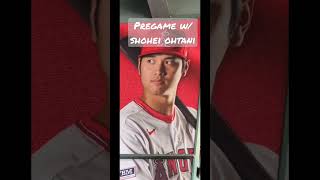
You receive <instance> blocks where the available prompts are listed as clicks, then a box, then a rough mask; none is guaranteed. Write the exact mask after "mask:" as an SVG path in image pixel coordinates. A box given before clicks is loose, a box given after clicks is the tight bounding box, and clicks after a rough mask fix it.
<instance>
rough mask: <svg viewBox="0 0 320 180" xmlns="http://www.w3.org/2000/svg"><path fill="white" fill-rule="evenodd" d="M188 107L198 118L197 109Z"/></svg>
mask: <svg viewBox="0 0 320 180" xmlns="http://www.w3.org/2000/svg"><path fill="white" fill-rule="evenodd" d="M187 108H188V110H189V111H190V112H191V114H192V115H193V116H194V117H195V118H197V112H198V111H197V110H196V109H195V108H193V107H189V106H188V107H187Z"/></svg>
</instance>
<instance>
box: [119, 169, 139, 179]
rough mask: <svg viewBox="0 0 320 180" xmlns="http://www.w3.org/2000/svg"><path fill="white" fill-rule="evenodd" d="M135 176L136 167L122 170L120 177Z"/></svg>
mask: <svg viewBox="0 0 320 180" xmlns="http://www.w3.org/2000/svg"><path fill="white" fill-rule="evenodd" d="M133 177H136V173H135V171H134V167H132V168H127V169H121V170H120V179H129V178H133Z"/></svg>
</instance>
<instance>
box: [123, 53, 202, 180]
mask: <svg viewBox="0 0 320 180" xmlns="http://www.w3.org/2000/svg"><path fill="white" fill-rule="evenodd" d="M188 69H189V59H188V49H187V48H186V47H142V48H141V52H140V55H139V57H138V71H139V75H140V78H141V83H142V86H143V95H142V96H141V97H138V98H136V99H134V100H133V101H132V102H130V103H129V104H127V105H126V106H125V107H123V108H122V109H121V111H120V154H161V155H166V154H167V155H169V154H193V148H194V138H195V137H194V136H195V129H194V128H193V127H192V126H191V125H190V124H189V123H188V122H187V120H186V119H185V116H184V115H183V114H182V112H181V111H180V110H179V108H177V106H175V105H174V104H175V103H174V102H175V98H176V93H177V87H178V84H179V81H180V80H181V78H183V77H185V76H186V74H187V71H188ZM188 109H189V110H190V112H191V113H192V115H193V116H194V117H196V114H197V112H196V110H195V109H193V108H188ZM191 170H192V168H191V161H190V160H188V159H168V160H161V159H156V160H155V159H122V160H120V179H137V180H150V179H155V180H159V179H172V180H173V179H191Z"/></svg>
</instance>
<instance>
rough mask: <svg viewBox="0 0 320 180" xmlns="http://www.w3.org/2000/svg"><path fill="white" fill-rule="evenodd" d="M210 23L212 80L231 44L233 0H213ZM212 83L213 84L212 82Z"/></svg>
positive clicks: (211, 80)
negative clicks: (230, 31) (230, 29)
mask: <svg viewBox="0 0 320 180" xmlns="http://www.w3.org/2000/svg"><path fill="white" fill-rule="evenodd" d="M211 18H212V19H211V23H210V26H211V27H210V28H211V29H210V47H211V51H210V52H211V53H210V82H211V83H213V78H214V77H215V73H216V71H217V69H218V67H219V65H220V64H221V62H222V60H223V57H224V54H225V53H226V50H227V49H228V46H229V41H230V40H229V39H230V36H229V23H230V18H231V0H211ZM211 85H212V84H211Z"/></svg>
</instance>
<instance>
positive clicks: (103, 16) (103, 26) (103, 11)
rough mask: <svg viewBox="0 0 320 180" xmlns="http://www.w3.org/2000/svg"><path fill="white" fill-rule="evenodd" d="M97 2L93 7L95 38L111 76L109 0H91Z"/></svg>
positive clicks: (102, 63)
mask: <svg viewBox="0 0 320 180" xmlns="http://www.w3.org/2000/svg"><path fill="white" fill-rule="evenodd" d="M91 1H92V2H95V3H96V4H97V6H96V8H93V10H92V14H95V15H96V16H94V17H93V18H92V19H91V23H92V24H93V25H92V33H93V35H92V36H93V37H92V38H93V40H94V41H95V42H96V45H97V49H98V53H99V59H100V64H101V66H102V69H103V71H104V72H105V73H107V77H109V74H110V72H109V71H110V70H109V54H110V35H109V34H110V17H109V15H108V12H110V7H109V4H110V3H109V0H100V1H97V0H91Z"/></svg>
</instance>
